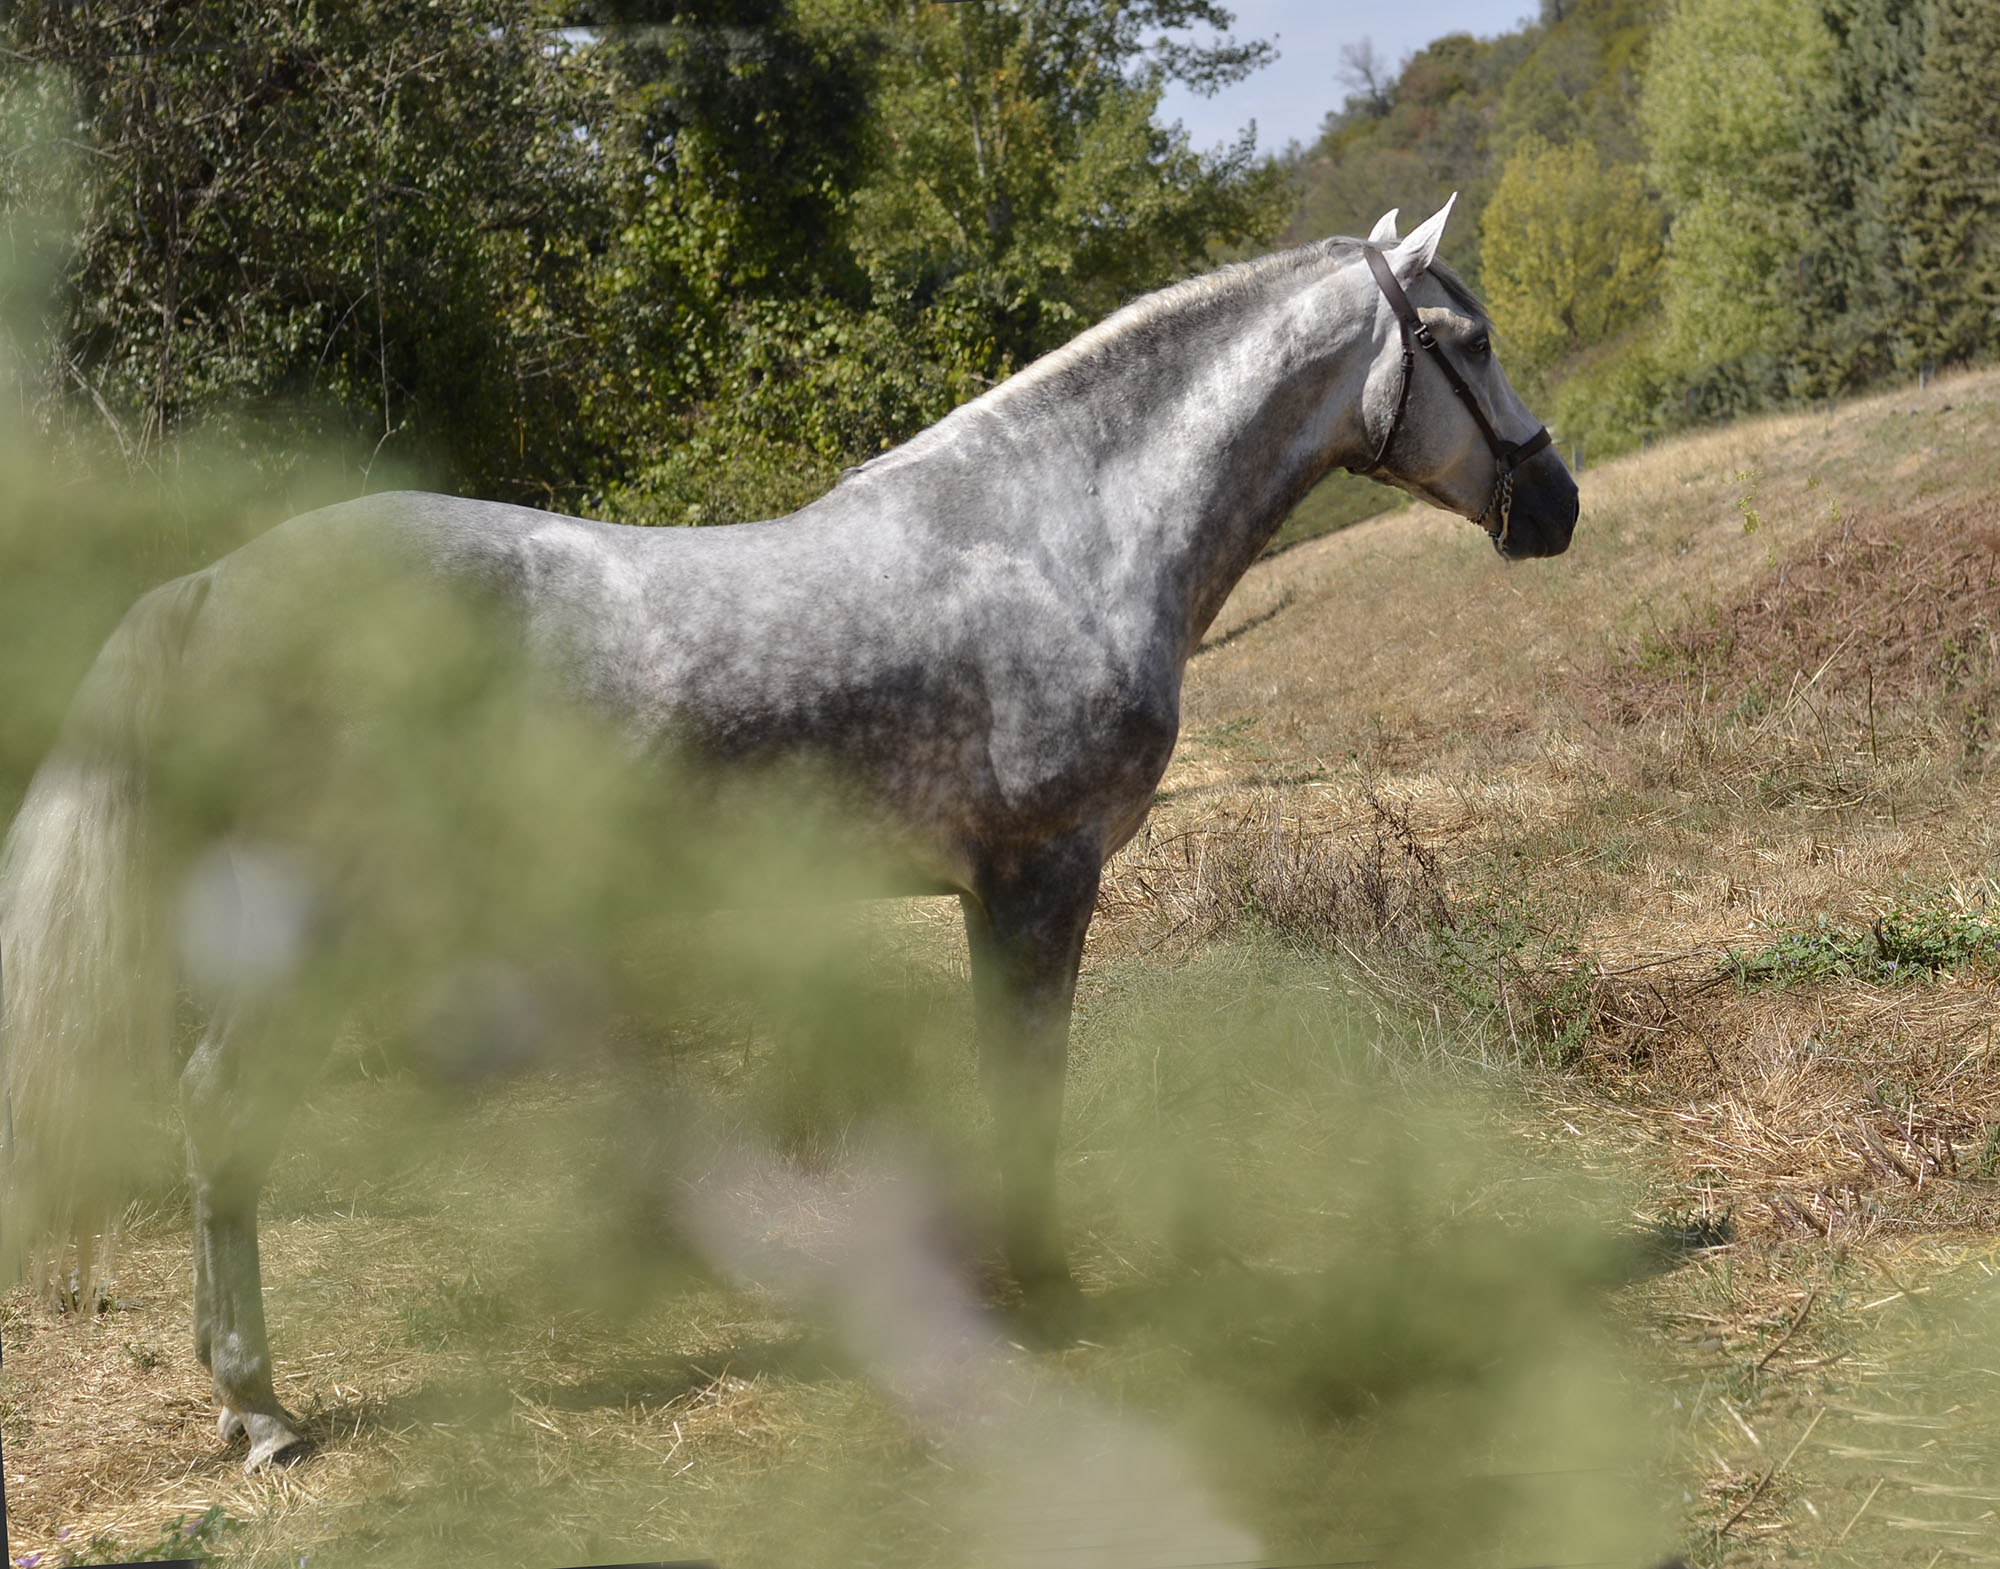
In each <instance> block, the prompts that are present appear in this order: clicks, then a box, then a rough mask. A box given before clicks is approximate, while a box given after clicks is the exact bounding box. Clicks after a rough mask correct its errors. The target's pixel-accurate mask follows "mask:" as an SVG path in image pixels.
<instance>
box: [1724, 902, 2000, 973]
mask: <svg viewBox="0 0 2000 1569" xmlns="http://www.w3.org/2000/svg"><path fill="white" fill-rule="evenodd" d="M1996 966H2000V912H1995V911H1993V910H1991V909H1989V908H1987V907H1985V906H1984V905H1982V906H1981V907H1980V908H1978V909H1974V910H1966V909H1962V908H1958V907H1956V906H1954V905H1951V904H1947V903H1945V902H1944V901H1943V900H1934V901H1932V902H1930V903H1928V904H1922V905H1918V906H1915V907H1913V908H1905V907H1902V906H1893V907H1891V908H1890V909H1889V910H1888V911H1887V912H1885V913H1884V914H1882V915H1880V916H1878V917H1876V919H1875V920H1874V921H1872V922H1871V923H1870V924H1869V925H1867V926H1866V927H1861V928H1854V927H1847V926H1841V925H1838V924H1836V923H1834V922H1832V921H1829V920H1828V919H1827V918H1826V917H1825V916H1823V915H1822V916H1815V917H1814V918H1813V921H1812V924H1811V925H1809V926H1804V927H1797V928H1794V929H1792V930H1790V931H1783V932H1779V933H1778V934H1777V936H1776V938H1775V939H1774V941H1773V942H1772V943H1771V945H1770V946H1769V947H1767V948H1763V949H1760V950H1758V951H1756V952H1745V951H1743V950H1740V949H1734V948H1732V949H1731V950H1730V951H1729V953H1728V955H1727V956H1726V957H1725V958H1724V959H1723V961H1722V968H1723V971H1724V973H1725V974H1727V975H1729V976H1731V977H1733V978H1734V979H1735V981H1736V983H1737V984H1738V985H1739V986H1789V985H1792V984H1794V983H1798V982H1804V981H1817V980H1830V979H1837V978H1851V979H1855V980H1865V981H1872V982H1874V983H1876V984H1878V985H1890V986H1899V985H1904V984H1907V983H1909V982H1912V981H1919V980H1925V979H1928V978H1929V977H1930V976H1933V975H1935V974H1937V973H1939V972H1940V971H1943V970H1962V969H1973V968H1992V967H1996Z"/></svg>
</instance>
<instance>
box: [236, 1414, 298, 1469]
mask: <svg viewBox="0 0 2000 1569" xmlns="http://www.w3.org/2000/svg"><path fill="white" fill-rule="evenodd" d="M241 1420H242V1426H243V1429H244V1431H245V1432H246V1433H248V1435H249V1437H250V1456H249V1458H248V1459H247V1460H245V1461H244V1462H243V1474H244V1475H245V1476H255V1475H256V1474H257V1473H258V1472H259V1471H262V1470H264V1469H265V1468H266V1467H268V1466H272V1465H289V1464H291V1462H292V1461H294V1460H296V1459H298V1458H299V1456H300V1455H302V1454H304V1453H305V1440H304V1439H303V1438H301V1437H299V1435H298V1434H297V1433H295V1432H293V1431H292V1427H291V1422H290V1419H289V1418H286V1417H283V1416H271V1415H269V1414H267V1413H265V1412H262V1411H252V1412H251V1413H249V1415H247V1416H245V1417H243V1418H242V1419H241Z"/></svg>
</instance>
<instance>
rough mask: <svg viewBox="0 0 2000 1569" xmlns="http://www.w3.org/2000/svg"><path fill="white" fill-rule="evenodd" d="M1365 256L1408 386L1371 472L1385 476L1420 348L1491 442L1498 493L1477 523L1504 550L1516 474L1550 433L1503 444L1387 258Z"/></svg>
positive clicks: (1370, 251) (1367, 251)
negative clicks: (1395, 332) (1396, 332)
mask: <svg viewBox="0 0 2000 1569" xmlns="http://www.w3.org/2000/svg"><path fill="white" fill-rule="evenodd" d="M1361 254H1362V255H1363V256H1365V257H1367V259H1368V270H1369V271H1370V272H1372V273H1374V274H1375V282H1376V284H1377V286H1378V287H1379V288H1380V289H1381V290H1382V294H1383V297H1384V298H1385V299H1387V300H1388V302H1389V309H1390V310H1392V311H1394V312H1395V313H1396V325H1397V326H1398V328H1399V329H1400V330H1401V332H1402V335H1403V384H1402V386H1401V387H1400V388H1399V389H1398V390H1397V393H1396V412H1395V413H1394V414H1392V415H1391V416H1390V417H1389V428H1388V429H1387V430H1385V431H1384V432H1383V433H1382V440H1381V443H1380V444H1379V445H1378V446H1377V447H1376V448H1375V457H1374V459H1373V461H1372V462H1371V463H1370V464H1369V466H1368V472H1370V473H1375V472H1378V471H1380V470H1381V468H1382V465H1383V462H1384V460H1385V459H1386V458H1387V457H1388V456H1389V443H1390V442H1392V441H1394V440H1395V439H1396V431H1397V430H1398V428H1399V427H1400V426H1401V425H1402V423H1403V410H1404V408H1405V407H1406V406H1407V405H1408V403H1409V401H1410V378H1411V373H1412V372H1413V371H1414V370H1415V369H1416V364H1417V350H1416V345H1417V344H1421V345H1423V347H1424V348H1425V349H1426V350H1427V351H1428V352H1429V353H1430V356H1431V358H1432V359H1434V360H1436V361H1437V364H1438V369H1439V370H1441V371H1443V372H1444V375H1445V380H1446V381H1448V382H1450V383H1451V390H1452V391H1453V392H1455V393H1457V394H1458V400H1459V402H1461V403H1463V404H1464V405H1465V406H1466V408H1467V409H1468V410H1470V411H1471V414H1472V418H1473V420H1474V421H1475V422H1476V423H1477V424H1478V426H1479V432H1480V434H1481V435H1483V436H1484V437H1485V438H1486V445H1487V446H1488V447H1489V448H1490V449H1491V450H1492V453H1493V461H1494V463H1495V465H1496V466H1497V469H1498V472H1497V473H1496V475H1495V476H1494V480H1493V493H1492V495H1490V496H1488V497H1487V498H1486V505H1485V506H1484V507H1482V508H1481V509H1480V512H1479V516H1477V517H1476V518H1474V519H1473V520H1472V521H1473V522H1475V523H1477V524H1478V525H1479V526H1480V527H1481V528H1483V529H1485V530H1486V532H1487V534H1488V535H1490V536H1491V537H1492V540H1493V544H1494V547H1495V548H1496V549H1503V548H1505V546H1506V544H1507V534H1508V530H1509V528H1510V527H1511V526H1512V524H1513V519H1514V471H1515V470H1516V469H1517V468H1519V467H1520V466H1521V465H1522V464H1523V463H1525V462H1527V461H1528V459H1529V458H1532V457H1533V456H1534V455H1535V454H1536V453H1538V452H1540V451H1541V450H1542V448H1544V447H1546V446H1547V445H1548V444H1549V442H1550V439H1551V438H1550V436H1549V429H1548V427H1547V426H1546V425H1542V426H1539V427H1537V428H1536V431H1535V433H1534V435H1532V436H1530V437H1529V438H1528V439H1527V440H1526V441H1518V442H1517V441H1503V440H1502V439H1501V437H1500V433H1499V432H1498V431H1497V430H1495V429H1494V428H1493V424H1492V421H1490V420H1488V419H1487V417H1486V411H1485V410H1484V409H1482V408H1481V407H1480V406H1479V397H1478V395H1477V394H1476V393H1474V392H1473V390H1472V388H1471V387H1470V386H1468V385H1467V384H1466V380H1465V378H1464V377H1463V376H1461V375H1460V374H1459V373H1458V367H1457V366H1456V365H1454V364H1452V362H1451V357H1450V356H1449V355H1447V354H1446V353H1445V351H1444V345H1443V344H1441V343H1439V342H1438V340H1437V335H1436V334H1435V333H1433V332H1432V331H1431V329H1430V324H1429V323H1428V322H1426V321H1425V320H1424V319H1423V317H1421V316H1420V315H1418V314H1417V308H1416V306H1414V305H1412V304H1411V303H1410V297H1409V295H1407V294H1405V293H1404V292H1403V286H1402V285H1401V284H1400V283H1398V282H1397V281H1396V274H1395V273H1394V272H1393V271H1392V270H1391V269H1390V267H1389V263H1388V261H1387V260H1386V259H1385V258H1384V257H1383V255H1382V252H1381V251H1380V250H1379V249H1377V248H1376V247H1375V246H1373V245H1368V246H1364V247H1363V248H1362V253H1361ZM1496 513H1497V514H1498V518H1499V521H1498V522H1497V524H1489V523H1488V522H1487V521H1486V520H1487V519H1488V518H1490V517H1493V516H1494V515H1495V514H1496Z"/></svg>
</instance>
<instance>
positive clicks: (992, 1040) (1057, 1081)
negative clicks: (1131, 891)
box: [959, 838, 1103, 1307]
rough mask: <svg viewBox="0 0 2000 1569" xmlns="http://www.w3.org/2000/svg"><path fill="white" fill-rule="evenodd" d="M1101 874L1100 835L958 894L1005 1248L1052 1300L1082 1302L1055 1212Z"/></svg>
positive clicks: (993, 874) (1003, 869)
mask: <svg viewBox="0 0 2000 1569" xmlns="http://www.w3.org/2000/svg"><path fill="white" fill-rule="evenodd" d="M1102 871H1103V856H1102V854H1101V851H1100V849H1099V846H1098V844H1097V842H1096V840H1095V839H1094V838H1093V839H1089V840H1085V839H1082V838H1078V839H1071V840H1063V841H1057V842H1056V843H1054V844H1050V845H1045V846H1040V847H1037V848H1036V849H1034V850H1032V851H1030V852H1028V853H1026V854H1022V855H1016V856H1013V857H1009V858H1006V859H1003V860H1000V861H998V863H997V864H995V865H992V866H990V867H987V868H985V869H983V871H982V875H981V876H980V878H979V880H978V885H977V887H976V889H975V891H974V892H973V893H970V894H965V895H962V896H961V898H960V900H959V903H960V905H961V906H962V908H963V909H964V912H965V932H966V939H967V942H968V945H969V947H970V950H971V957H972V992H973V1006H974V1011H975V1019H976V1035H977V1039H978V1046H979V1068H980V1078H981V1080H982V1081H983V1083H984V1086H985V1089H986V1095H987V1099H988V1101H989V1103H990V1104H991V1106H992V1109H993V1124H994V1133H995V1141H996V1143H997V1145H998V1148H999V1157H1000V1206H1001V1210H1000V1212H1001V1238H1002V1245H1003V1247H1004V1249H1005V1251H1006V1257H1007V1264H1008V1267H1009V1268H1010V1269H1011V1270H1012V1271H1013V1273H1014V1278H1015V1279H1016V1280H1017V1281H1019V1282H1020V1284H1021V1288H1022V1290H1023V1292H1024V1293H1026V1294H1027V1296H1028V1298H1029V1299H1030V1301H1031V1302H1035V1303H1038V1304H1040V1305H1045V1306H1056V1307H1060V1306H1062V1305H1063V1304H1064V1303H1066V1302H1074V1301H1075V1300H1076V1299H1077V1297H1078V1293H1077V1290H1076V1286H1075V1284H1074V1283H1073V1282H1072V1281H1071V1279H1070V1273H1069V1265H1068V1262H1067V1261H1066V1259H1065V1256H1064V1251H1063V1241H1062V1231H1061V1227H1060V1225H1059V1224H1058V1222H1057V1218H1056V1198H1055V1175H1056V1146H1057V1143H1058V1140H1059V1137H1060V1134H1061V1129H1062V1096H1063V1075H1064V1072H1065V1069H1066V1066H1067V1060H1068V1056H1069V1022H1070V1009H1071V1005H1072V1004H1073V1003H1074V1001H1075V998H1076V972H1077V966H1078V964H1079V963H1080V962H1081V960H1082V958H1083V934H1084V931H1085V929H1086V928H1087V927H1088V926H1089V925H1090V916H1091V912H1092V910H1093V909H1094V908H1095V906H1096V903H1097V884H1098V878H1099V876H1100V874H1101V873H1102Z"/></svg>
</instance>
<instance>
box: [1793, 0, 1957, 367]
mask: <svg viewBox="0 0 2000 1569" xmlns="http://www.w3.org/2000/svg"><path fill="white" fill-rule="evenodd" d="M1928 4H1929V0H1819V17H1820V21H1821V24H1822V26H1823V27H1824V29H1825V31H1826V34H1827V37H1828V40H1829V45H1830V47H1829V48H1828V49H1827V51H1826V53H1825V55H1824V59H1823V64H1822V68H1821V74H1820V80H1819V81H1818V83H1817V84H1816V85H1815V87H1814V89H1813V91H1812V93H1811V101H1810V104H1809V106H1808V113H1807V131H1806V137H1805V164H1806V173H1805V178H1804V180H1803V182H1802V186H1801V191H1802V202H1803V206H1804V210H1805V215H1806V235H1805V242H1804V243H1805V252H1804V255H1803V256H1802V257H1801V259H1800V263H1799V290H1798V292H1799V301H1800V306H1801V314H1802V318H1803V331H1802V332H1801V334H1800V338H1799V342H1798V345H1797V347H1796V349H1795V351H1794V354H1793V360H1794V364H1795V367H1796V370H1795V375H1796V377H1797V379H1798V381H1799V383H1800V385H1801V386H1802V387H1803V389H1804V390H1807V391H1809V392H1813V393H1821V392H1831V391H1835V390H1838V389H1840V388H1847V387H1858V386H1862V385H1865V384H1866V383H1867V382H1868V381H1869V380H1871V379H1872V378H1874V377H1876V376H1879V375H1880V374H1882V373H1883V372H1884V371H1886V370H1888V369H1889V368H1890V367H1891V366H1893V365H1894V363H1895V360H1896V339H1897V335H1898V333H1899V332H1900V330H1901V326H1902V323H1903V322H1904V321H1905V320H1906V319H1907V316H1908V310H1909V303H1910V302H1909V300H1908V298H1907V296H1906V292H1905V289H1904V285H1903V278H1902V274H1901V268H1900V265H1899V260H1900V244H1899V241H1900V239H1901V222H1900V219H1899V218H1898V216H1897V214H1896V212H1895V202H1894V199H1893V186H1894V180H1893V176H1894V172H1895V170H1896V168H1897V166H1898V164H1899V162H1900V158H1901V146H1902V138H1903V130H1904V127H1905V126H1906V125H1907V124H1908V122H1909V119H1910V114H1911V106H1912V102H1913V100H1914V97H1915V93H1916V83H1917V77H1918V74H1919V72H1920V71H1921V69H1922V64H1923V55H1924V16H1925V11H1926V8H1927V6H1928Z"/></svg>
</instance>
